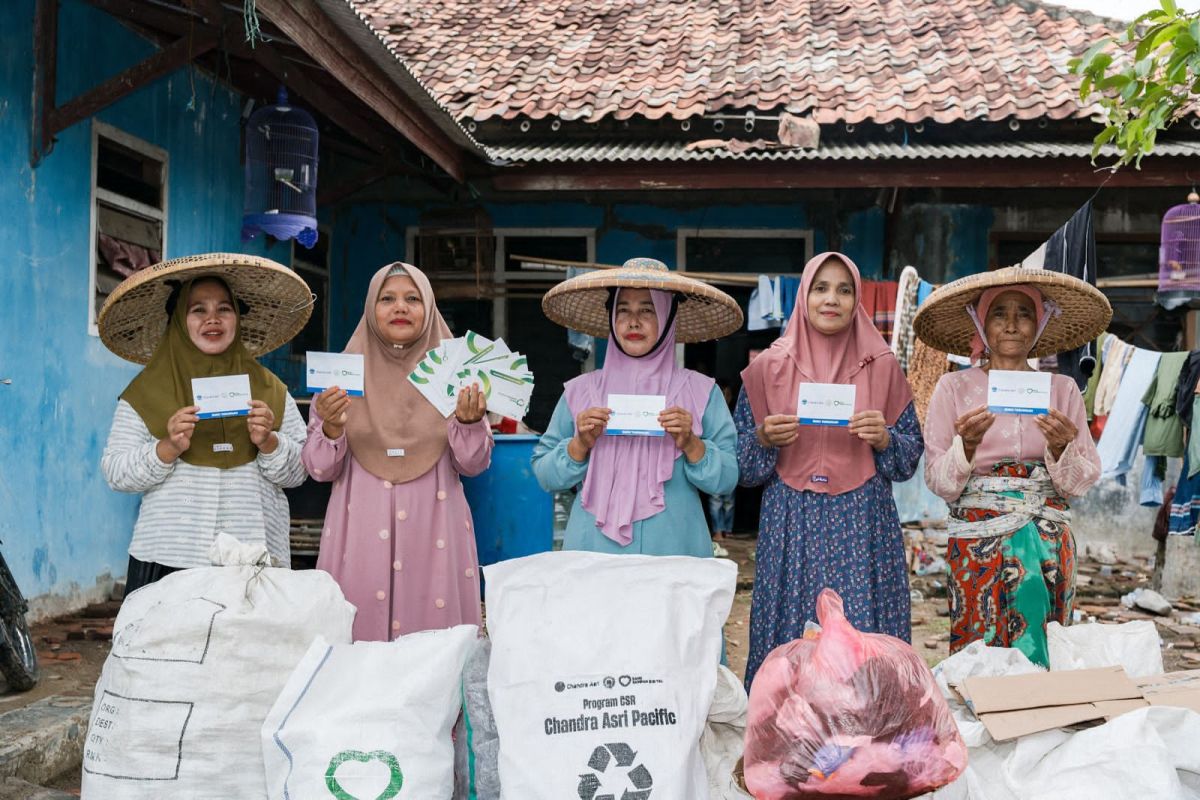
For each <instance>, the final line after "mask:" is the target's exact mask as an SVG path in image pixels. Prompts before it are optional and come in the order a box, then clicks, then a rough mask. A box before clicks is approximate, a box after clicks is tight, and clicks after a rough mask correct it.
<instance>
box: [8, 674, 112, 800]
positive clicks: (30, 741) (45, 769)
mask: <svg viewBox="0 0 1200 800" xmlns="http://www.w3.org/2000/svg"><path fill="white" fill-rule="evenodd" d="M91 710H92V698H91V697H83V696H62V695H54V696H51V697H44V698H42V699H41V700H38V701H36V702H34V703H31V704H30V705H28V706H25V707H24V708H18V709H15V710H13V711H8V712H5V713H3V714H0V780H3V779H5V778H18V779H20V780H23V781H28V782H29V783H32V784H35V785H36V784H44V783H49V782H51V781H52V780H54V779H55V778H57V777H58V776H60V775H62V774H63V773H65V772H67V771H69V770H78V769H79V768H80V765H81V764H82V762H83V742H84V739H85V738H86V736H87V724H88V716H89V715H90V713H91ZM39 800H40V798H39Z"/></svg>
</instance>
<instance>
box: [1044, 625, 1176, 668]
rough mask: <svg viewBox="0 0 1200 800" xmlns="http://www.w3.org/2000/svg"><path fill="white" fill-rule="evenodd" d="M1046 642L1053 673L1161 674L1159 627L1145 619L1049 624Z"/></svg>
mask: <svg viewBox="0 0 1200 800" xmlns="http://www.w3.org/2000/svg"><path fill="white" fill-rule="evenodd" d="M1046 639H1047V644H1048V646H1049V649H1050V669H1051V670H1054V671H1058V670H1064V669H1094V668H1096V667H1115V666H1121V667H1124V668H1125V672H1126V674H1128V675H1129V677H1131V678H1146V677H1149V676H1151V675H1162V674H1163V660H1162V648H1161V647H1160V645H1159V639H1158V626H1156V625H1155V624H1154V622H1152V621H1151V620H1148V619H1143V620H1136V621H1134V622H1126V623H1123V624H1121V625H1101V624H1100V623H1098V622H1091V623H1088V624H1085V625H1072V626H1070V627H1069V628H1068V627H1064V626H1062V625H1060V624H1059V623H1057V622H1051V623H1049V624H1048V625H1046Z"/></svg>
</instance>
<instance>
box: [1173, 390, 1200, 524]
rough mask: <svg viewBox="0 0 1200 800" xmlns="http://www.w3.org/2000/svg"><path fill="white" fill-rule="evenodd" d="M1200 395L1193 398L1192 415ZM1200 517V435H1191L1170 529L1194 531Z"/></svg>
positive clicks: (1180, 474) (1176, 489) (1184, 455)
mask: <svg viewBox="0 0 1200 800" xmlns="http://www.w3.org/2000/svg"><path fill="white" fill-rule="evenodd" d="M1198 405H1200V396H1196V397H1193V398H1192V416H1193V417H1195V415H1196V406H1198ZM1197 519H1200V436H1191V437H1189V440H1188V446H1187V450H1186V451H1184V454H1183V469H1182V470H1181V471H1180V473H1179V484H1178V486H1176V487H1175V497H1174V499H1172V500H1171V520H1170V524H1169V526H1168V531H1169V532H1170V533H1175V534H1183V533H1193V532H1194V531H1195V529H1196V521H1197Z"/></svg>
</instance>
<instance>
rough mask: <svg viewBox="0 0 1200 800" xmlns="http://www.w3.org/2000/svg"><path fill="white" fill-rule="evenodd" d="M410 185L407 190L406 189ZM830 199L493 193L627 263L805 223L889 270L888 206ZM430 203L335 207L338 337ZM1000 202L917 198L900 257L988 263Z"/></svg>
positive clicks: (493, 211) (500, 205) (941, 265)
mask: <svg viewBox="0 0 1200 800" xmlns="http://www.w3.org/2000/svg"><path fill="white" fill-rule="evenodd" d="M401 194H402V193H401ZM832 203H833V199H832V195H831V200H830V203H828V204H821V205H820V207H818V205H817V204H815V203H813V204H805V203H800V202H797V203H795V204H779V203H770V204H768V203H754V202H746V203H741V204H732V203H713V204H711V205H706V204H705V203H704V202H703V200H700V199H697V200H692V201H690V203H689V204H688V205H682V204H680V203H678V202H674V203H673V202H671V201H670V200H667V199H664V201H663V202H662V203H661V204H653V203H610V202H606V201H605V200H604V198H603V196H602V195H601V196H597V197H596V199H595V202H585V201H582V200H561V199H560V200H550V199H548V200H547V201H545V202H525V201H522V202H503V201H494V202H486V203H484V206H483V207H484V210H485V211H486V212H487V214H488V215H489V216H490V218H491V220H492V224H493V226H495V227H496V228H592V229H595V230H596V259H597V260H598V261H600V262H604V263H610V264H611V263H621V262H622V261H624V260H625V259H627V258H629V257H631V256H633V255H640V256H649V257H651V258H657V259H659V260H661V261H663V262H664V263H666V264H668V265H670V266H675V260H676V234H677V232H678V231H680V230H684V231H686V230H688V229H695V228H761V229H772V228H775V229H782V228H799V229H809V230H812V231H813V239H814V252H816V253H819V252H821V251H823V250H826V249H828V247H829V244H830V242H834V241H836V242H840V247H841V249H842V251H843V252H845V253H846V254H847V255H849V256H850V257H851V258H852V259H854V261H855V263H857V264H858V266H859V268H860V269H861V270H862V273H863V277H865V278H868V279H872V278H874V279H878V278H879V277H880V276H881V275H882V274H883V269H884V263H885V261H886V260H887V254H885V253H884V227H885V213H884V210H883V209H882V208H880V207H878V206H874V205H871V206H868V207H866V208H860V209H837V208H835V207H833V206H832ZM420 211H421V209H419V208H417V207H415V206H407V205H401V204H386V203H360V204H348V205H345V206H341V207H338V208H337V209H335V210H333V211H332V212H329V213H327V214H326V220H325V221H328V222H329V223H330V224H331V225H332V231H333V232H332V237H333V258H332V261H333V263H332V265H331V274H332V288H331V293H332V297H331V298H330V310H331V314H330V345H331V346H332V347H340V346H341V345H343V344H344V343H345V341H346V339H347V338H349V336H350V333H351V332H352V331H353V330H354V326H355V324H357V322H358V318H359V316H360V315H361V314H362V298H363V295H364V294H365V292H366V289H367V283H368V281H369V279H370V276H371V274H372V273H374V271H375V270H376V269H378V268H379V267H380V266H382V265H383V264H386V263H388V262H390V261H396V260H400V259H403V258H404V257H405V254H406V253H405V240H404V235H405V228H406V227H408V226H416V225H418V224H419V220H420ZM993 216H994V215H993V211H992V209H991V208H989V207H986V206H970V205H955V204H930V203H926V204H916V205H912V206H907V207H904V209H903V211H902V215H901V218H900V220H899V222H898V226H897V230H898V241H897V242H896V243H894V246H893V254H892V255H893V257H897V258H900V259H902V260H903V263H912V264H914V265H915V266H917V267H918V269H919V270H921V273H922V276H923V277H926V278H927V279H928V280H932V281H936V282H942V281H946V280H951V279H953V278H957V277H961V276H963V275H967V274H970V273H973V272H979V271H982V270H985V269H987V266H988V264H987V258H988V232H989V230H990V228H991V226H992V222H993Z"/></svg>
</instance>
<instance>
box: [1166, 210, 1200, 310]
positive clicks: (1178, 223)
mask: <svg viewBox="0 0 1200 800" xmlns="http://www.w3.org/2000/svg"><path fill="white" fill-rule="evenodd" d="M1195 297H1200V195H1197V194H1196V192H1194V191H1193V192H1192V193H1191V194H1189V195H1188V201H1187V202H1186V203H1184V204H1182V205H1178V206H1175V207H1174V208H1172V209H1171V210H1170V211H1168V212H1167V213H1166V214H1165V215H1164V216H1163V221H1162V243H1161V245H1160V246H1159V250H1158V301H1159V302H1160V303H1162V304H1163V305H1166V306H1168V307H1174V306H1176V305H1181V304H1183V303H1185V302H1187V301H1189V300H1191V299H1193V298H1195Z"/></svg>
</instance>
